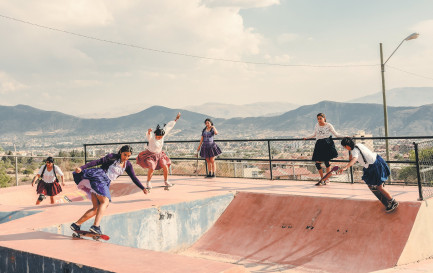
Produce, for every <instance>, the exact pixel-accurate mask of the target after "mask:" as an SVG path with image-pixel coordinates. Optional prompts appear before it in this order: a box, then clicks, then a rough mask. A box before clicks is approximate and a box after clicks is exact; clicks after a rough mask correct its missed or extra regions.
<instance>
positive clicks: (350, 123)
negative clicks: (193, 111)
mask: <svg viewBox="0 0 433 273" xmlns="http://www.w3.org/2000/svg"><path fill="white" fill-rule="evenodd" d="M319 112H323V113H325V114H326V116H327V120H328V122H330V123H332V124H333V125H334V127H335V128H336V130H337V131H338V132H340V133H345V134H349V135H350V134H354V133H356V132H357V131H358V130H364V131H366V132H368V133H372V134H374V135H376V136H377V135H379V133H380V132H382V134H380V135H383V126H384V125H383V124H384V122H383V107H382V105H380V104H366V103H339V102H332V101H322V102H319V103H317V104H313V105H305V106H301V107H299V108H297V109H295V110H292V111H289V112H287V113H285V114H283V115H280V116H276V117H258V118H244V119H241V118H237V119H229V120H225V121H223V122H222V123H223V125H224V127H226V128H228V127H232V128H233V127H235V126H236V128H237V130H240V131H248V132H256V133H257V132H262V131H274V132H280V135H291V136H304V135H305V134H307V135H309V134H310V133H312V132H313V128H314V125H315V124H316V122H317V120H316V115H317V113H319ZM432 114H433V104H430V105H424V106H420V107H388V123H389V135H390V136H415V135H418V136H425V135H432V133H433V121H432V120H431V118H430V117H431V116H432Z"/></svg>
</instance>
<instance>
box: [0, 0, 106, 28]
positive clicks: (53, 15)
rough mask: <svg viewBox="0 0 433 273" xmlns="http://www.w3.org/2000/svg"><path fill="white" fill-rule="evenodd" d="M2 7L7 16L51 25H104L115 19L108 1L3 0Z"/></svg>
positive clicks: (0, 3) (0, 5)
mask: <svg viewBox="0 0 433 273" xmlns="http://www.w3.org/2000/svg"><path fill="white" fill-rule="evenodd" d="M0 9H1V10H4V11H8V12H7V14H6V13H5V14H4V15H6V16H16V17H18V19H21V20H24V21H35V22H37V23H39V24H42V25H44V24H48V25H50V26H51V27H54V28H55V27H61V26H68V27H71V26H81V27H83V26H103V25H107V24H109V23H110V22H112V21H113V17H112V15H111V14H110V12H109V10H108V8H107V5H106V1H103V0H94V1H83V0H44V1H34V2H27V1H13V2H10V1H1V2H0Z"/></svg>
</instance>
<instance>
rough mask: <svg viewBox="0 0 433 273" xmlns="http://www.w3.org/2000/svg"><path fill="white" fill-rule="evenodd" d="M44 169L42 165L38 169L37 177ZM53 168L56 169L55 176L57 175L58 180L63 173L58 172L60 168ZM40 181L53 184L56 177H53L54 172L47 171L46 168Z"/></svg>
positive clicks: (55, 166)
mask: <svg viewBox="0 0 433 273" xmlns="http://www.w3.org/2000/svg"><path fill="white" fill-rule="evenodd" d="M44 167H45V165H43V166H42V167H41V168H40V169H39V172H38V174H39V175H41V174H42V171H43V169H44ZM54 168H56V175H57V178H60V177H61V176H63V172H62V170H60V168H59V167H57V165H54ZM42 180H44V182H45V183H53V182H54V180H56V177H55V176H54V172H53V170H51V171H48V168H46V169H45V172H44V176H43V177H42Z"/></svg>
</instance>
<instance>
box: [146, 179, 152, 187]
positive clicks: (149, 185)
mask: <svg viewBox="0 0 433 273" xmlns="http://www.w3.org/2000/svg"><path fill="white" fill-rule="evenodd" d="M146 188H148V189H151V188H152V183H150V181H147V182H146Z"/></svg>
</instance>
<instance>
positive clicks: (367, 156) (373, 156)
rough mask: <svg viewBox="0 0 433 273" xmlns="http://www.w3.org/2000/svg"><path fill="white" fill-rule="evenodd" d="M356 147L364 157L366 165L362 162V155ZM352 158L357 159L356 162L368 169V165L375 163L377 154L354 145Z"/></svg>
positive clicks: (361, 146)
mask: <svg viewBox="0 0 433 273" xmlns="http://www.w3.org/2000/svg"><path fill="white" fill-rule="evenodd" d="M357 147H358V148H359V149H361V152H362V154H363V155H364V157H365V160H366V161H367V164H366V163H365V162H364V159H363V158H362V155H361V153H360V152H359V150H358V148H357ZM354 157H356V158H357V161H358V162H359V163H361V165H362V166H363V167H364V168H368V165H370V164H373V163H374V162H375V161H376V158H377V154H376V153H374V152H372V151H370V149H368V148H367V147H366V146H365V145H364V144H356V145H355V148H354V149H353V150H352V158H354Z"/></svg>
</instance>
